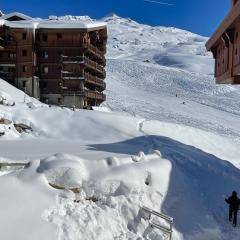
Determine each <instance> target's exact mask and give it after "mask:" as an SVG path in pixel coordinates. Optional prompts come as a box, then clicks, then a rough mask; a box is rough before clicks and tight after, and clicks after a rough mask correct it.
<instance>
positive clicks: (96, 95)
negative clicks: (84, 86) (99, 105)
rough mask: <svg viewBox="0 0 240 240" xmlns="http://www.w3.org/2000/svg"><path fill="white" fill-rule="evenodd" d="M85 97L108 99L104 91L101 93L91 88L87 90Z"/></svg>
mask: <svg viewBox="0 0 240 240" xmlns="http://www.w3.org/2000/svg"><path fill="white" fill-rule="evenodd" d="M85 97H87V98H91V99H96V100H100V101H105V100H106V95H105V94H104V93H99V92H96V91H91V90H86V91H85Z"/></svg>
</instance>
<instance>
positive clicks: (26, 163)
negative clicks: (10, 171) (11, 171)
mask: <svg viewBox="0 0 240 240" xmlns="http://www.w3.org/2000/svg"><path fill="white" fill-rule="evenodd" d="M29 166H30V162H25V163H24V162H18V163H17V162H14V163H9V162H0V170H1V169H2V168H3V167H23V168H28V167H29Z"/></svg>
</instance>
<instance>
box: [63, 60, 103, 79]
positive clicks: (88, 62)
mask: <svg viewBox="0 0 240 240" xmlns="http://www.w3.org/2000/svg"><path fill="white" fill-rule="evenodd" d="M62 63H63V64H84V65H85V67H86V68H88V69H89V70H91V71H94V72H97V73H99V74H101V76H102V77H103V78H105V77H106V71H105V69H104V67H103V66H101V65H99V64H98V63H97V62H95V61H92V60H90V59H89V58H87V57H84V56H73V57H71V56H62Z"/></svg>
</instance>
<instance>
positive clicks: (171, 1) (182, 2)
mask: <svg viewBox="0 0 240 240" xmlns="http://www.w3.org/2000/svg"><path fill="white" fill-rule="evenodd" d="M165 3H166V4H165ZM229 6H230V0H40V1H34V0H1V2H0V9H1V10H2V11H3V12H6V13H8V12H12V11H19V12H23V13H25V14H28V15H32V16H39V17H43V18H46V17H48V16H49V15H66V14H71V15H89V16H91V17H93V18H101V17H103V16H105V15H107V14H109V13H112V12H114V13H116V14H117V15H120V16H122V17H129V18H132V19H134V20H136V21H138V22H141V23H146V24H150V25H154V26H155V25H162V26H173V27H178V28H182V29H186V30H189V31H192V32H195V33H198V34H201V35H204V36H210V35H211V34H212V33H213V32H214V31H215V29H216V27H217V26H218V25H219V23H220V22H221V21H222V20H223V18H224V16H225V15H226V14H227V13H228V11H229Z"/></svg>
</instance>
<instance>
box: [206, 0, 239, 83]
mask: <svg viewBox="0 0 240 240" xmlns="http://www.w3.org/2000/svg"><path fill="white" fill-rule="evenodd" d="M206 48H207V50H208V51H211V52H212V53H213V57H214V59H215V77H216V82H217V83H219V84H240V0H231V10H230V13H229V14H228V16H227V17H226V18H225V19H224V20H223V22H222V23H221V25H220V26H219V28H218V29H217V30H216V32H215V33H214V34H213V36H212V37H211V38H210V39H209V41H208V42H207V43H206Z"/></svg>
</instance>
